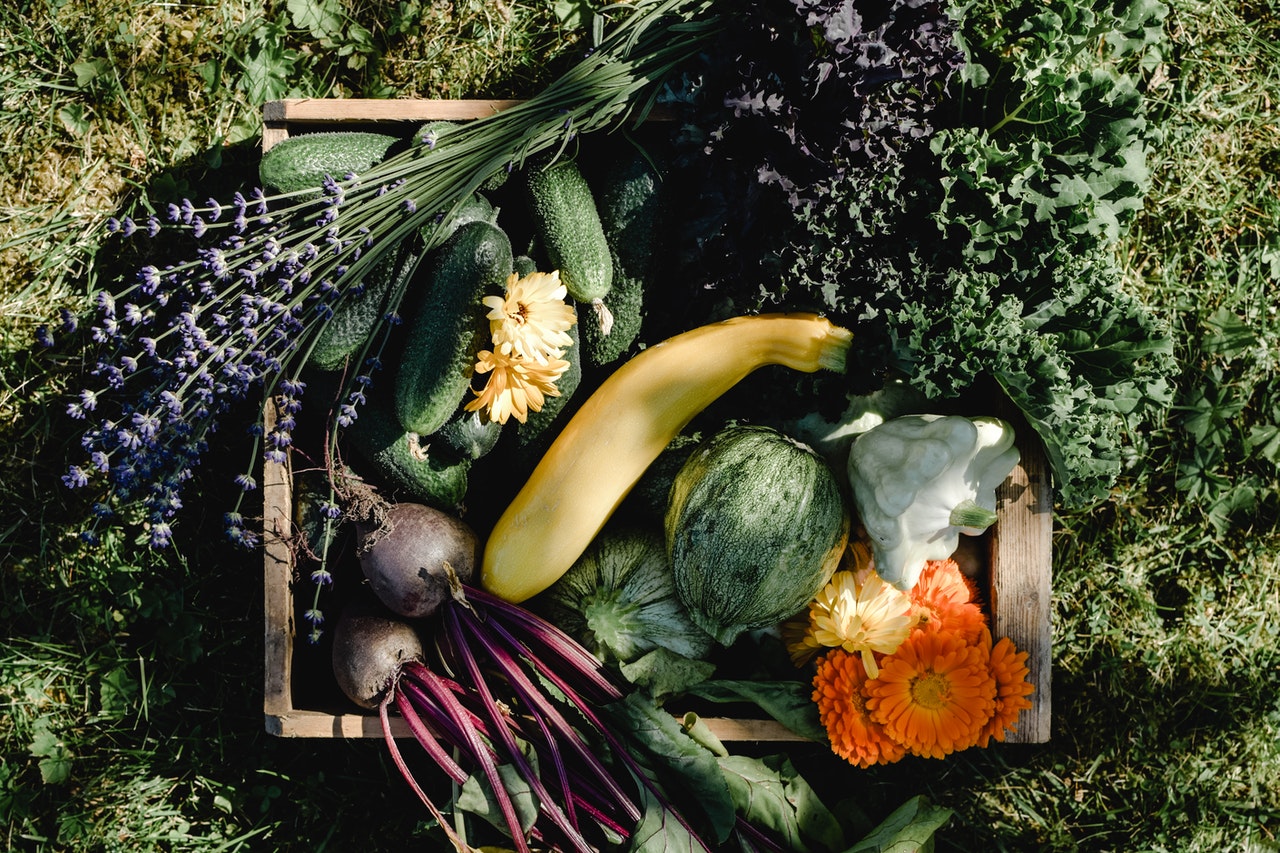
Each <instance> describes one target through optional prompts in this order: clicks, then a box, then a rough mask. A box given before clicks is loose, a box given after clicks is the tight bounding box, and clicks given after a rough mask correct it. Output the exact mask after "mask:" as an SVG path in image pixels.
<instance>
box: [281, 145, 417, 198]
mask: <svg viewBox="0 0 1280 853" xmlns="http://www.w3.org/2000/svg"><path fill="white" fill-rule="evenodd" d="M398 141H399V139H398V138H397V137H395V136H392V135H390V134H387V133H367V132H364V131H355V130H337V131H326V132H322V133H303V134H299V135H298V136H290V137H288V138H287V139H282V140H280V141H279V142H277V143H276V144H275V145H273V146H271V148H270V149H268V151H267V152H266V153H265V154H263V155H262V160H261V162H259V164H258V180H259V181H260V182H261V183H262V189H263V190H264V191H265V192H267V193H272V194H274V193H288V192H295V191H297V190H317V191H318V190H319V188H320V185H321V184H322V183H323V182H324V179H325V176H326V175H327V176H330V177H332V178H334V179H335V180H339V181H340V180H342V179H343V177H344V176H345V175H346V174H347V173H348V172H353V173H355V174H357V175H358V174H360V173H362V172H364V171H367V170H368V169H369V167H370V166H372V165H373V164H374V163H378V162H380V161H381V160H382V159H383V158H384V157H386V156H387V151H388V150H390V148H391V146H393V145H395V144H396V143H397V142H398Z"/></svg>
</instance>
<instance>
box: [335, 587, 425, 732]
mask: <svg viewBox="0 0 1280 853" xmlns="http://www.w3.org/2000/svg"><path fill="white" fill-rule="evenodd" d="M422 654H423V652H422V641H421V640H420V639H419V638H418V634H417V632H416V631H415V630H414V629H413V627H412V626H411V625H409V624H408V623H407V622H405V621H404V620H403V619H400V618H398V617H397V616H395V615H394V614H392V613H391V612H389V611H388V610H387V609H386V608H384V607H383V606H382V605H381V604H379V603H378V602H376V601H373V600H372V599H368V600H364V601H358V602H353V603H352V604H349V605H347V607H346V608H345V609H344V610H343V611H342V616H341V617H339V618H338V626H337V628H335V629H334V632H333V677H334V678H335V679H336V680H337V682H338V686H339V687H341V688H342V692H343V693H345V694H346V695H347V698H348V699H350V700H351V701H352V702H355V703H356V704H357V705H359V706H361V707H362V708H371V709H372V708H377V707H378V704H379V702H381V701H382V698H383V696H384V695H386V693H387V691H388V689H389V688H391V686H392V685H393V684H394V683H395V680H396V677H397V676H398V675H399V673H400V667H402V666H403V665H404V664H406V663H408V662H409V661H411V660H416V661H421V660H422Z"/></svg>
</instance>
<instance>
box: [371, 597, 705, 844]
mask: <svg viewBox="0 0 1280 853" xmlns="http://www.w3.org/2000/svg"><path fill="white" fill-rule="evenodd" d="M438 615H439V619H440V624H439V626H438V628H437V630H436V632H435V640H436V652H437V656H438V661H437V663H438V667H436V668H433V667H431V666H428V665H426V664H424V663H422V662H420V661H409V662H406V663H405V664H404V665H402V666H401V667H400V668H399V669H398V671H397V673H396V676H395V678H394V679H393V681H392V685H391V689H389V690H388V691H387V693H386V695H385V697H384V698H383V700H382V702H381V705H380V707H379V715H380V718H381V721H382V728H383V733H384V735H385V738H386V742H387V746H388V748H389V749H390V751H391V756H392V759H393V761H394V762H395V764H396V767H397V768H398V769H399V770H400V773H401V774H402V775H403V776H404V778H405V781H406V782H408V784H409V785H410V787H411V788H412V789H413V791H414V792H415V793H416V794H417V796H418V798H419V799H421V800H422V802H423V803H424V804H425V805H426V806H427V808H428V809H429V810H430V811H431V813H432V815H433V816H434V817H435V818H436V819H437V821H438V822H439V824H440V826H441V828H442V829H443V830H444V831H445V833H446V834H447V835H448V836H449V838H450V841H451V842H453V844H454V845H455V846H456V847H458V849H465V847H463V846H462V845H463V842H462V839H460V838H459V837H458V836H457V834H456V832H455V831H454V830H453V829H452V827H451V825H450V824H449V823H448V822H446V820H445V819H444V815H443V813H442V812H441V810H440V808H439V807H438V806H436V804H435V803H433V802H432V801H431V799H430V797H429V796H428V795H427V793H426V792H425V791H424V790H423V788H422V786H421V785H420V784H419V783H418V782H417V780H416V779H415V777H414V775H413V772H412V771H411V770H410V768H409V765H408V762H407V761H406V760H405V757H404V755H403V754H402V752H401V750H400V747H399V745H398V744H397V743H396V741H395V738H394V736H393V735H392V732H391V715H390V710H391V709H392V708H393V707H394V709H395V710H396V711H397V712H398V713H399V714H400V716H401V717H403V718H404V720H405V722H406V724H407V725H408V727H409V730H410V731H411V732H412V733H413V736H414V739H415V740H417V742H418V743H419V744H420V745H421V746H422V748H423V750H424V751H425V752H426V753H427V755H428V756H429V757H430V758H431V759H432V760H433V761H434V762H435V763H436V765H437V766H438V767H439V768H440V770H441V771H442V772H444V773H445V775H446V776H448V778H449V779H451V780H452V781H453V782H455V783H457V784H458V785H463V784H465V783H466V782H467V781H468V780H469V779H472V778H476V779H478V780H483V783H484V784H485V785H486V786H487V788H488V793H490V794H491V795H492V797H493V801H494V803H495V804H496V807H497V810H498V812H499V813H500V814H501V820H502V822H503V823H504V824H505V826H506V829H507V831H508V833H509V834H510V835H511V838H512V840H513V842H514V843H515V846H516V849H517V850H519V851H528V850H530V846H529V845H530V841H533V842H535V843H537V844H540V845H548V846H552V847H555V848H556V849H565V850H574V851H582V853H587V851H592V850H597V849H600V848H601V847H602V846H603V847H617V846H619V845H620V844H625V843H626V842H627V841H628V840H629V839H630V837H631V835H632V833H633V832H634V831H635V830H636V827H637V826H638V825H639V824H640V823H641V820H642V818H643V817H645V812H646V805H647V804H651V803H654V802H656V803H657V804H658V805H659V806H660V808H661V809H662V811H663V812H664V815H665V818H664V819H666V820H671V821H674V822H675V824H677V825H678V826H679V827H680V828H681V832H682V834H684V833H687V835H688V837H689V838H690V839H691V840H692V842H693V843H694V844H696V845H697V847H696V848H695V849H699V848H700V849H705V850H709V849H711V848H710V847H708V846H707V845H706V844H705V843H704V842H702V841H701V840H699V839H698V836H697V834H696V832H695V831H694V829H693V828H692V827H691V826H690V824H689V823H688V821H687V820H686V819H685V818H684V817H683V816H681V815H680V813H679V812H678V811H676V810H675V808H674V807H673V806H672V805H671V804H670V803H669V802H668V801H667V800H666V798H665V796H664V795H663V793H662V792H661V791H660V790H659V789H658V787H657V786H656V785H655V784H654V783H653V782H651V781H650V780H649V777H648V776H647V774H646V772H645V770H644V768H642V767H641V766H640V764H639V763H638V762H637V760H636V759H635V758H633V757H632V756H631V754H630V753H629V752H628V750H627V748H626V745H625V744H623V743H622V741H621V740H620V739H619V738H618V736H617V735H616V734H615V733H614V732H612V731H611V730H610V727H609V726H608V725H607V724H606V721H605V720H604V719H603V718H602V716H601V711H600V708H601V707H602V706H604V705H607V704H608V703H611V702H616V701H618V700H621V699H622V698H623V694H622V693H621V691H620V690H619V689H618V688H617V687H615V686H614V685H613V683H612V682H611V681H610V680H609V677H608V676H607V674H606V673H605V671H604V669H603V665H602V664H601V663H600V661H598V660H597V659H596V658H595V657H594V656H592V655H591V653H590V652H588V651H587V650H586V649H585V648H583V647H582V646H581V645H579V644H578V643H577V642H576V641H574V640H573V639H571V638H570V637H569V636H568V635H566V634H564V633H563V632H562V631H560V630H559V629H558V628H556V627H555V626H554V625H551V624H550V623H548V622H546V621H544V620H543V619H541V618H540V617H538V616H536V615H534V614H532V613H530V612H529V611H527V610H524V609H523V608H521V607H518V606H516V605H513V604H510V603H508V602H506V601H504V600H502V599H500V598H498V597H496V596H493V595H491V594H489V593H486V592H484V591H483V590H479V589H476V588H473V587H469V586H464V585H461V584H459V585H458V586H457V588H456V591H455V595H454V597H453V598H452V599H450V600H448V601H446V602H445V603H444V604H443V605H442V606H441V607H440V609H439V612H438ZM455 756H456V758H455ZM504 768H506V769H507V774H508V775H507V777H505V778H504V775H503V769H504ZM511 772H514V773H515V774H516V776H518V777H519V780H520V781H521V782H522V783H523V784H524V785H527V786H528V790H529V793H531V794H532V796H533V798H534V799H535V800H536V804H537V805H536V810H535V814H536V816H534V817H533V818H532V820H531V821H530V819H529V817H528V816H527V815H522V814H521V811H520V808H519V804H518V803H517V802H516V800H515V798H514V797H513V795H512V793H511V792H510V773H511ZM633 780H634V781H633Z"/></svg>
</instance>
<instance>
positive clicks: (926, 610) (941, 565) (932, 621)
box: [911, 560, 987, 644]
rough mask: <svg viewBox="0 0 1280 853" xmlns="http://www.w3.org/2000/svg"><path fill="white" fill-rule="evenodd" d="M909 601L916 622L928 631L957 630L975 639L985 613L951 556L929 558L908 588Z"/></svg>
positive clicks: (967, 638) (982, 629)
mask: <svg viewBox="0 0 1280 853" xmlns="http://www.w3.org/2000/svg"><path fill="white" fill-rule="evenodd" d="M911 603H912V604H913V605H914V606H915V610H916V614H917V615H918V616H919V618H920V625H921V627H922V628H924V629H925V630H926V631H929V632H930V633H937V632H939V631H944V632H947V633H952V634H959V635H960V636H962V637H964V639H965V641H966V642H968V643H971V644H972V643H977V642H978V641H979V640H980V639H981V637H982V632H983V631H984V630H985V629H986V625H987V617H986V616H985V615H983V613H982V608H981V607H979V606H978V604H977V603H976V602H975V601H974V600H973V589H972V588H971V587H970V586H969V583H968V580H967V579H966V578H965V576H964V573H963V572H961V571H960V566H959V564H957V563H956V561H955V560H930V561H928V562H927V563H925V567H924V571H922V572H921V573H920V579H919V580H918V581H916V585H915V586H914V587H912V589H911Z"/></svg>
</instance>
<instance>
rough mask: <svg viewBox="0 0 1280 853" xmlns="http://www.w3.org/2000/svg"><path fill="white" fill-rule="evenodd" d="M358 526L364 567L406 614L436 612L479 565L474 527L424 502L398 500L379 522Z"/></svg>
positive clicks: (386, 600)
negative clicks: (373, 525) (380, 522)
mask: <svg viewBox="0 0 1280 853" xmlns="http://www.w3.org/2000/svg"><path fill="white" fill-rule="evenodd" d="M359 531H360V540H359V544H358V548H357V553H358V554H359V559H360V568H361V570H362V571H363V572H364V576H365V577H366V578H368V579H369V584H370V586H372V588H373V591H374V593H375V594H377V596H378V598H379V599H380V600H381V601H382V603H383V604H385V605H386V606H387V607H389V608H390V609H391V610H392V612H394V613H398V614H399V615H401V616H407V617H410V618H419V617H424V616H430V615H431V614H432V613H435V611H436V609H437V608H438V607H439V606H440V603H441V602H443V601H444V600H446V599H447V598H449V597H450V596H451V595H452V590H453V588H454V583H455V582H460V583H464V584H465V583H470V582H471V578H472V577H473V576H474V575H475V572H476V567H477V566H478V565H479V564H480V540H479V538H478V537H477V536H476V534H475V532H474V531H473V530H472V529H471V528H470V527H468V526H467V525H466V524H465V523H463V522H462V521H461V520H460V519H458V518H455V517H454V516H452V515H450V514H449V513H447V512H442V511H441V510H438V509H434V508H432V507H429V506H426V505H424V504H416V503H398V504H393V505H392V506H391V507H390V508H389V509H388V511H387V513H386V515H385V517H384V518H383V520H382V524H381V525H380V526H378V527H376V528H375V527H371V526H368V525H360V526H359ZM446 565H447V566H448V567H449V568H446ZM450 569H452V573H453V575H455V576H456V581H455V580H454V579H452V578H450V571H449V570H450Z"/></svg>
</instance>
